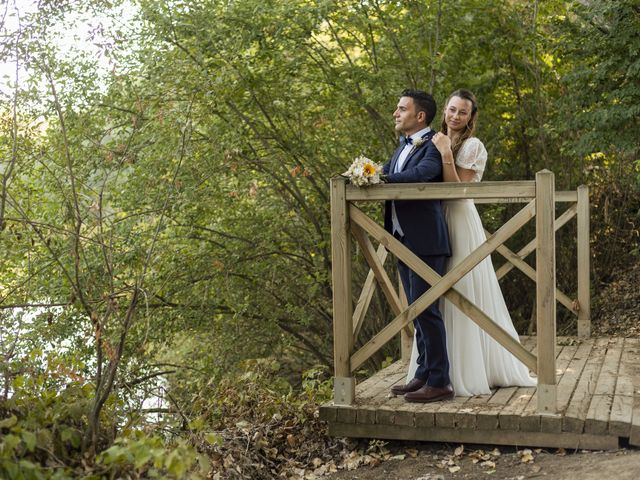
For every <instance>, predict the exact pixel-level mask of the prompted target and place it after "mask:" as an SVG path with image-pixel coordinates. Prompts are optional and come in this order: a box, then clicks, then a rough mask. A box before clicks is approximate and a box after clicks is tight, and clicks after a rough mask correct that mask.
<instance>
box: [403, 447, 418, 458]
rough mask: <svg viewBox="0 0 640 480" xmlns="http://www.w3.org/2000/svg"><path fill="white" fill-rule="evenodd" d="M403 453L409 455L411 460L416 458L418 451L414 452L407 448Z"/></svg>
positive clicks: (414, 450)
mask: <svg viewBox="0 0 640 480" xmlns="http://www.w3.org/2000/svg"><path fill="white" fill-rule="evenodd" d="M405 452H407V455H409V456H410V457H411V458H416V457H417V456H418V450H416V449H415V448H407V449H406V450H405Z"/></svg>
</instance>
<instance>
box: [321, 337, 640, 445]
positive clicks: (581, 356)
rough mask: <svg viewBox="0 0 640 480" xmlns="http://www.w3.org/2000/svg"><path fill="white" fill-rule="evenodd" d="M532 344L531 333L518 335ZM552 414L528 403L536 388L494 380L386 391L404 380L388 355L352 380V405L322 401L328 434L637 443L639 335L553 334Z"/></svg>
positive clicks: (506, 441) (516, 442) (403, 370)
mask: <svg viewBox="0 0 640 480" xmlns="http://www.w3.org/2000/svg"><path fill="white" fill-rule="evenodd" d="M522 343H523V345H525V346H526V347H527V348H528V349H530V350H531V351H535V337H523V339H522ZM556 356H557V360H556V362H557V381H558V388H557V400H558V414H557V415H553V416H551V415H540V414H538V413H537V411H536V405H537V398H536V389H535V388H534V387H532V388H518V387H509V388H498V389H496V390H495V391H492V394H490V395H479V396H475V397H456V398H455V399H454V400H452V401H449V402H438V403H431V404H415V403H407V402H405V401H404V399H403V398H402V397H394V396H392V395H390V388H391V386H392V385H394V384H397V383H404V377H405V374H406V364H404V363H403V362H396V363H394V364H393V365H391V366H389V367H387V368H385V369H383V370H381V371H379V372H378V373H376V374H375V375H373V376H372V377H370V378H368V379H367V380H365V381H363V382H362V383H360V384H359V385H357V387H356V401H355V404H354V405H353V406H336V405H333V403H329V404H326V405H323V406H322V407H321V409H320V414H321V417H322V418H323V419H325V420H326V421H327V422H328V424H329V434H330V435H333V436H341V437H364V438H382V439H400V440H425V441H440V442H456V443H458V442H459V443H480V444H498V445H523V446H524V445H526V446H540V447H564V448H586V449H615V448H618V445H619V442H620V439H622V438H625V439H628V441H629V443H630V444H631V445H634V446H640V339H638V338H591V339H586V340H578V339H575V338H570V337H562V338H558V346H557V347H556Z"/></svg>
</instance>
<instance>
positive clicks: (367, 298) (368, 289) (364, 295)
mask: <svg viewBox="0 0 640 480" xmlns="http://www.w3.org/2000/svg"><path fill="white" fill-rule="evenodd" d="M376 255H377V256H378V260H380V263H381V264H383V265H384V262H385V260H386V259H387V249H386V248H384V245H378V250H377V251H376ZM375 289H376V276H375V274H374V273H373V270H371V269H369V273H368V274H367V279H366V280H365V281H364V285H363V286H362V291H361V292H360V297H359V298H358V301H357V302H356V308H355V309H354V310H353V322H352V323H353V341H354V342H355V341H356V339H357V338H358V335H359V334H360V329H361V328H362V324H363V323H364V319H365V316H366V314H367V310H368V309H369V304H370V303H371V299H372V298H373V292H374V291H375Z"/></svg>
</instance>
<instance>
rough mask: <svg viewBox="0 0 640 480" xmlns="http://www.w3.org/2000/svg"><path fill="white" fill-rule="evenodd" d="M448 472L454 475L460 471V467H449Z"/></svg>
mask: <svg viewBox="0 0 640 480" xmlns="http://www.w3.org/2000/svg"><path fill="white" fill-rule="evenodd" d="M449 471H450V472H451V473H456V472H459V471H460V467H459V466H458V465H454V466H453V467H449Z"/></svg>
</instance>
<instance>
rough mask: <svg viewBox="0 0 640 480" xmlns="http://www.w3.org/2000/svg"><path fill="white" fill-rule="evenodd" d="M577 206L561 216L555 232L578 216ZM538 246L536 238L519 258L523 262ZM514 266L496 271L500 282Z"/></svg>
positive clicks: (523, 248) (506, 266)
mask: <svg viewBox="0 0 640 480" xmlns="http://www.w3.org/2000/svg"><path fill="white" fill-rule="evenodd" d="M576 211H577V206H576V205H575V204H574V205H571V206H570V207H569V208H568V209H567V210H566V211H565V212H564V213H563V214H562V215H560V216H559V217H558V218H557V219H556V221H555V222H554V224H553V228H554V230H555V231H556V232H557V231H558V230H560V228H562V227H563V226H564V225H565V224H566V223H567V222H568V221H569V220H571V219H572V218H573V217H575V216H576ZM537 244H538V240H537V238H534V239H533V240H531V241H530V242H529V243H527V244H526V245H525V246H524V247H522V249H520V250H519V251H518V257H519V258H520V259H521V260H524V259H525V258H526V257H527V256H528V255H529V254H530V253H531V252H533V251H535V249H536V246H537ZM513 267H514V265H513V264H511V263H505V264H504V265H502V266H501V267H500V268H499V269H498V270H496V275H497V277H498V280H500V279H501V278H502V277H504V276H505V275H506V274H507V273H509V272H510V271H511V270H512V269H513Z"/></svg>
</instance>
